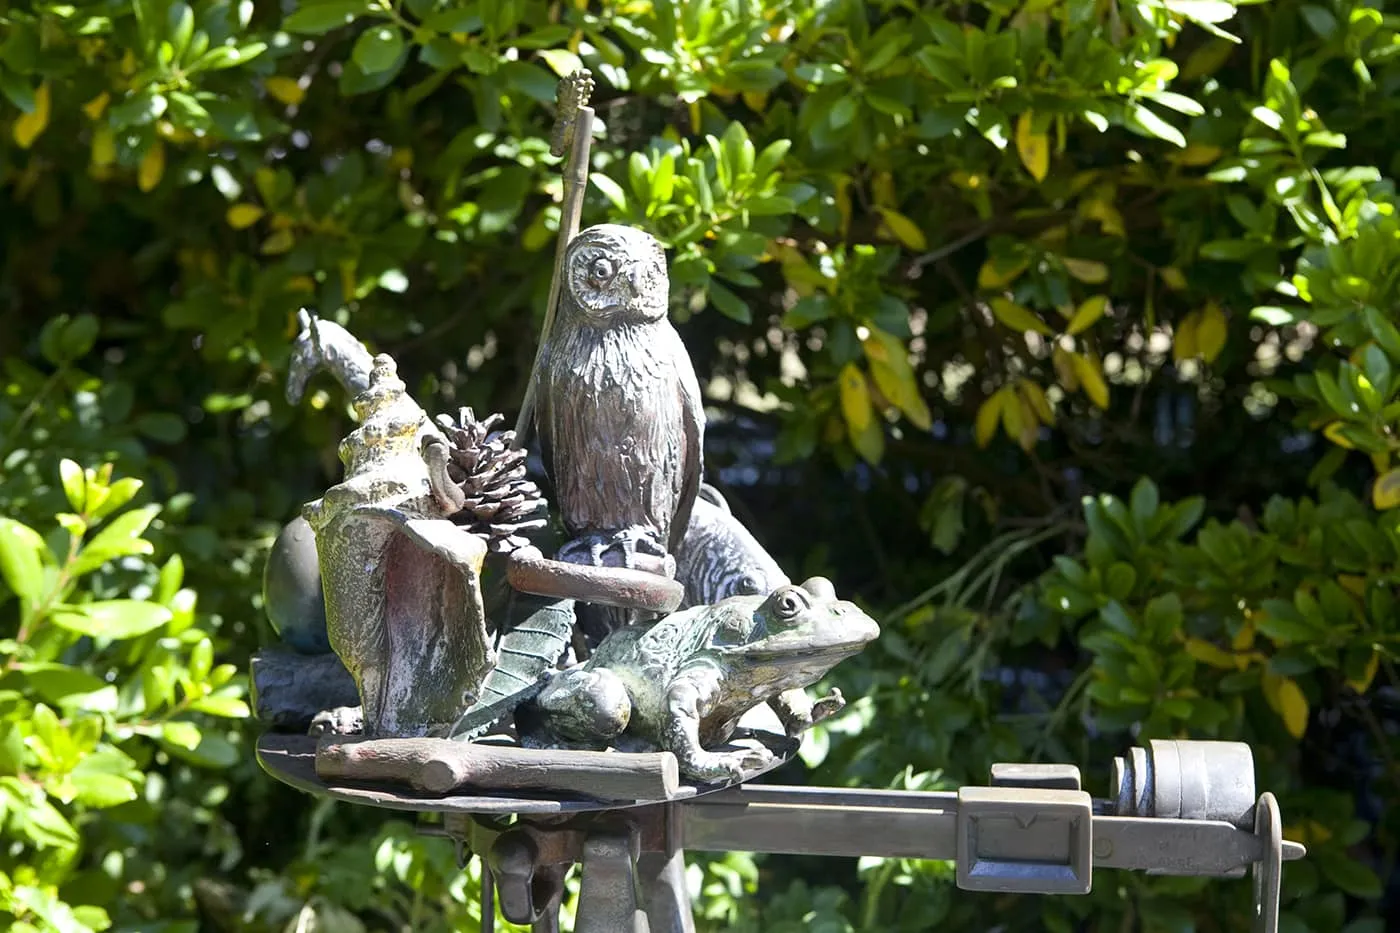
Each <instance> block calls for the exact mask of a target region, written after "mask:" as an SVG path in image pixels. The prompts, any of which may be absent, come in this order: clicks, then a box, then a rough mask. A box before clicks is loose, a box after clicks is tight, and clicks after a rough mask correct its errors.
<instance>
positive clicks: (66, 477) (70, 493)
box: [58, 457, 87, 514]
mask: <svg viewBox="0 0 1400 933" xmlns="http://www.w3.org/2000/svg"><path fill="white" fill-rule="evenodd" d="M58 475H59V476H60V477H61V478H62V480H63V494H64V495H65V496H67V497H68V504H69V505H70V506H72V507H73V511H74V512H78V513H80V514H81V513H82V511H83V508H84V506H86V505H87V474H86V472H85V471H84V470H83V468H82V467H80V466H79V465H78V464H77V463H75V462H73V461H72V460H69V459H68V458H67V457H65V458H63V459H62V460H60V461H59V464H58Z"/></svg>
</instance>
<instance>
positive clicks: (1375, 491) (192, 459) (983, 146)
mask: <svg viewBox="0 0 1400 933" xmlns="http://www.w3.org/2000/svg"><path fill="white" fill-rule="evenodd" d="M1397 23H1400V18H1397V16H1396V15H1395V14H1394V13H1393V12H1390V11H1389V10H1388V3H1387V0H1368V2H1365V3H1357V2H1352V0H1318V2H1314V3H1298V2H1292V0H1275V2H1267V3H1250V4H1237V3H1235V2H1232V0H1142V2H1139V3H1133V4H1126V3H1125V4H1118V3H1114V2H1111V0H1102V2H1101V0H1029V2H1025V3H1022V2H1016V0H977V2H968V3H960V4H953V3H923V4H920V3H914V2H894V0H889V2H882V0H871V2H856V0H820V2H813V0H689V2H686V3H683V4H674V5H673V4H667V3H652V2H646V0H633V2H626V3H614V2H605V3H596V2H595V3H589V2H545V0H477V2H464V0H303V2H293V0H282V2H280V3H258V4H255V3H253V2H252V0H237V2H230V0H197V2H193V3H185V2H167V0H138V2H136V3H117V2H110V0H101V2H87V0H74V2H69V3H60V2H43V3H32V2H9V3H0V250H3V255H2V256H0V335H3V336H0V356H3V359H4V375H3V382H0V386H3V391H2V392H0V475H2V476H3V484H0V515H3V516H5V517H4V518H0V575H2V576H3V581H4V582H3V584H0V636H3V637H4V639H5V640H4V641H0V655H3V657H4V659H5V661H4V665H3V671H4V672H3V675H0V837H3V839H4V843H5V844H4V846H3V848H0V916H3V917H5V918H6V923H7V924H8V926H9V928H10V929H14V930H36V929H38V930H58V931H85V930H100V929H106V928H109V927H110V928H114V929H122V930H137V929H139V930H144V931H152V930H161V931H185V930H195V929H200V930H227V931H235V930H237V931H245V930H247V931H263V930H281V929H299V930H305V929H312V928H316V929H332V930H356V929H373V930H389V929H394V930H399V929H414V930H445V929H451V928H454V925H455V928H456V929H474V928H475V924H476V922H477V921H476V919H475V918H476V911H477V906H476V890H477V874H476V869H475V867H473V868H471V869H470V870H468V871H467V872H465V873H459V872H458V871H457V870H456V866H455V862H454V859H453V854H452V852H451V851H450V848H449V846H447V845H446V843H445V842H444V841H443V840H440V839H432V838H427V837H422V836H418V835H416V834H415V832H414V829H413V827H412V826H411V825H410V824H409V823H406V822H404V821H402V820H398V819H395V818H392V817H391V816H389V815H387V814H385V813H382V812H378V811H372V810H364V809H356V808H351V807H346V806H332V805H328V804H321V803H316V802H314V801H313V800H312V799H311V798H308V797H306V796H303V795H300V794H298V793H296V792H294V791H291V790H290V789H288V788H285V787H282V786H280V785H277V784H276V783H275V782H273V781H271V780H270V779H268V778H266V777H265V776H263V775H262V774H261V773H260V772H259V770H258V769H257V766H256V764H255V763H254V761H253V758H252V754H251V747H250V741H251V739H252V738H253V737H255V735H256V733H257V727H256V724H255V723H253V722H251V721H249V719H248V709H247V705H246V703H245V701H244V697H245V695H246V686H245V684H246V680H245V676H244V673H243V672H244V671H245V670H246V663H247V659H248V656H249V655H250V653H251V652H252V651H253V650H255V649H256V648H257V647H258V646H259V645H260V644H264V643H267V642H268V641H270V640H272V639H273V638H274V635H273V633H272V632H271V631H270V629H269V626H268V625H267V623H266V621H265V620H264V618H263V615H262V612H261V606H260V596H259V578H260V573H261V568H262V562H263V558H264V555H265V553H266V551H267V548H268V546H269V545H270V543H271V541H272V539H273V537H274V535H275V534H276V532H277V530H278V528H279V527H280V525H281V523H283V522H285V521H287V520H288V519H289V518H291V517H292V516H294V515H295V514H296V512H297V509H298V507H299V506H300V504H301V503H303V502H305V501H307V500H309V499H312V498H314V497H316V496H317V495H319V493H320V491H321V490H322V489H324V488H325V486H326V485H328V484H329V483H331V482H333V481H334V480H335V478H336V477H337V475H338V469H339V464H338V462H337V460H336V454H335V450H336V443H337V441H338V439H339V438H340V437H341V436H342V435H343V434H344V433H345V432H346V431H347V430H348V428H349V426H350V418H349V413H348V411H347V409H346V404H345V399H344V398H343V397H342V396H341V395H340V394H339V392H338V390H337V389H336V388H335V387H334V386H333V385H332V384H330V383H329V382H328V381H326V382H319V383H317V392H316V393H315V394H314V395H313V397H312V398H311V399H310V401H309V403H308V404H305V405H303V406H301V407H299V408H292V407H290V406H289V405H288V404H287V402H286V401H285V399H284V397H283V393H282V384H283V380H284V378H285V372H286V369H285V367H286V362H287V356H288V351H289V348H290V345H291V338H292V336H293V335H294V333H295V313H296V311H297V309H298V308H301V307H309V308H312V309H314V310H316V311H317V312H318V313H320V314H322V315H324V316H329V317H333V318H334V319H336V320H338V321H340V322H342V323H344V324H346V325H347V326H348V327H349V328H350V329H351V330H352V331H353V332H354V333H355V334H357V335H358V336H360V337H361V338H362V339H365V340H366V341H368V342H369V343H370V344H371V345H372V347H373V348H375V349H376V350H383V351H387V352H389V353H391V354H393V355H394V356H395V357H396V358H397V360H398V361H399V364H400V368H401V372H402V373H403V374H404V375H405V377H406V378H407V380H408V381H409V384H410V386H412V387H413V389H414V391H415V394H416V396H417V398H418V400H419V401H420V402H421V403H422V404H423V405H424V407H425V408H427V409H429V410H430V411H447V410H452V409H454V408H455V407H456V406H459V405H471V406H473V407H474V408H475V409H476V410H477V411H478V412H490V411H503V412H506V413H508V414H509V415H512V416H513V415H514V412H515V411H516V408H517V406H518V405H519V399H520V398H521V395H522V390H523V383H524V380H525V377H526V374H527V372H528V368H529V362H530V360H531V357H532V355H533V353H534V350H535V344H536V338H537V333H538V327H539V321H540V319H541V315H542V308H543V304H544V297H545V294H546V291H547V289H548V282H549V271H550V257H551V255H552V247H553V243H554V239H555V234H556V230H557V223H558V216H559V199H560V193H561V190H560V189H561V183H560V179H559V174H558V165H557V161H556V160H554V159H552V158H551V157H549V155H548V135H549V130H550V124H551V120H552V100H553V95H554V87H555V81H556V80H557V76H558V75H559V74H564V73H568V72H570V71H572V70H573V69H575V68H576V67H578V66H579V65H580V64H582V65H585V66H587V67H588V68H590V69H591V70H592V71H593V72H594V74H595V76H596V78H597V81H598V91H597V93H596V95H595V104H596V106H597V108H598V116H599V129H598V139H597V140H596V142H595V146H594V150H593V152H594V157H593V171H594V176H593V183H592V185H591V186H590V191H589V199H588V202H587V204H586V208H585V217H584V222H585V224H589V223H596V222H601V221H604V220H611V221H616V222H622V223H630V224H636V225H640V226H643V227H645V228H646V229H648V230H650V231H651V232H653V233H654V234H655V235H657V236H658V237H660V238H661V239H662V240H663V241H664V242H665V244H666V245H667V247H668V249H669V252H670V258H671V270H672V292H673V312H672V313H673V318H674V320H676V321H677V323H678V326H679V328H680V330H681V332H682V335H683V337H684V339H685V341H686V343H687V346H688V347H689V348H690V351H691V353H692V355H693V357H694V359H695V362H696V367H697V370H698V371H699V372H700V373H701V376H702V382H703V383H704V384H705V387H706V393H707V404H708V406H709V412H710V424H711V427H710V431H709V437H708V445H707V447H708V449H707V471H708V476H709V478H710V480H711V481H712V482H714V483H715V484H716V485H718V486H719V487H721V489H723V490H724V492H725V493H726V494H727V495H728V496H729V498H730V500H731V502H732V503H733V504H734V507H735V509H736V511H737V512H738V513H739V514H740V515H741V516H742V517H743V518H744V519H745V520H746V521H747V522H748V523H749V525H750V526H751V527H752V528H753V529H754V531H755V532H756V534H757V535H758V536H759V537H760V539H761V540H763V541H764V542H765V543H766V544H767V545H768V546H769V547H770V548H771V549H772V551H773V552H774V554H775V555H776V556H777V557H778V558H779V560H780V561H781V562H782V563H783V564H784V566H785V567H786V568H787V569H788V571H789V573H790V574H791V575H792V576H794V577H797V578H801V577H805V576H806V575H808V574H813V573H823V574H826V575H828V576H830V577H831V578H832V579H833V580H834V581H835V582H836V585H837V589H838V591H840V592H841V593H842V594H843V595H845V596H847V597H850V598H855V599H857V600H859V601H861V602H862V603H863V604H864V605H866V606H867V607H869V608H870V610H871V611H872V612H873V613H875V614H876V615H877V617H878V618H880V619H881V620H882V623H883V627H884V634H883V636H882V638H881V639H880V641H879V643H878V644H876V645H874V646H872V647H871V648H870V649H869V650H867V651H866V652H865V654H864V655H863V656H862V657H861V658H859V659H857V660H854V661H851V662H847V663H846V664H845V665H843V666H842V668H840V669H839V670H838V671H837V673H836V675H835V677H834V681H835V682H836V683H838V684H840V685H841V686H842V687H843V688H844V690H845V692H846V694H847V696H848V697H851V698H853V699H855V702H853V703H852V704H851V706H850V708H849V710H848V712H847V713H846V714H845V715H843V716H842V717H841V718H839V719H837V720H835V721H833V722H831V723H830V724H829V725H827V726H825V727H823V728H819V729H817V730H816V731H815V733H814V734H813V736H811V737H810V738H809V740H808V744H807V746H806V750H805V752H804V755H803V762H802V763H801V764H794V765H791V766H789V767H788V768H787V769H786V770H784V771H783V772H780V773H779V774H778V775H777V776H778V777H779V778H780V779H783V780H790V781H810V782H814V783H826V784H832V785H860V786H870V787H890V786H894V787H913V788H947V787H953V786H956V785H957V784H958V783H964V782H966V783H982V782H985V780H986V776H987V768H988V766H989V765H990V764H991V763H992V762H993V761H998V760H1001V761H1021V760H1054V761H1065V762H1073V763H1075V764H1078V765H1079V766H1080V767H1081V768H1082V769H1083V770H1084V773H1085V775H1086V779H1087V780H1088V782H1089V789H1090V790H1091V791H1093V792H1095V793H1097V794H1105V793H1107V790H1108V789H1107V782H1108V769H1109V763H1110V761H1111V758H1112V756H1113V755H1115V754H1122V753H1123V752H1124V751H1125V750H1126V749H1127V748H1128V747H1129V746H1130V745H1133V744H1140V743H1145V742H1146V740H1148V739H1150V738H1161V737H1193V738H1219V739H1237V740H1242V741H1246V742H1249V743H1251V745H1253V747H1254V749H1255V755H1256V761H1257V767H1258V781H1259V786H1260V788H1261V789H1269V790H1273V791H1275V792H1276V793H1277V794H1278V796H1279V798H1280V801H1281V804H1282V807H1283V813H1284V814H1285V818H1286V820H1287V821H1288V825H1287V828H1286V830H1285V833H1286V835H1287V836H1288V837H1289V838H1293V839H1298V840H1301V841H1303V842H1305V843H1306V844H1307V845H1308V846H1309V850H1310V851H1309V857H1308V859H1307V860H1306V861H1304V862H1301V863H1292V864H1290V865H1289V866H1288V868H1287V870H1286V882H1285V886H1284V900H1285V911H1286V917H1285V927H1284V928H1285V929H1286V930H1288V931H1290V933H1297V931H1305V930H1314V931H1318V933H1332V931H1337V930H1343V929H1345V930H1347V931H1348V933H1376V931H1380V930H1382V929H1385V928H1387V927H1385V926H1384V923H1385V921H1384V919H1383V918H1384V916H1385V912H1386V909H1387V904H1389V905H1390V908H1391V909H1392V910H1393V909H1394V903H1395V896H1396V885H1395V883H1394V879H1395V878H1396V873H1395V871H1394V858H1395V852H1396V839H1397V837H1396V830H1397V827H1398V826H1400V813H1398V812H1397V808H1395V807H1389V808H1385V807H1383V806H1382V802H1383V801H1384V800H1386V799H1390V800H1392V801H1394V800H1396V799H1400V783H1398V782H1400V771H1397V763H1396V756H1397V754H1400V741H1397V738H1396V736H1397V706H1398V705H1400V703H1398V701H1400V697H1397V693H1396V688H1397V686H1400V681H1397V675H1396V667H1395V662H1396V657H1397V647H1398V646H1397V638H1398V637H1400V635H1397V633H1398V632H1400V625H1397V619H1396V605H1395V603H1396V596H1395V586H1396V583H1397V566H1398V565H1400V520H1397V515H1398V514H1400V512H1397V511H1396V510H1395V509H1394V506H1396V505H1397V503H1400V470H1397V468H1396V463H1395V457H1394V454H1395V452H1396V450H1397V447H1400V438H1398V437H1397V434H1396V427H1397V424H1400V399H1397V392H1398V391H1400V330H1397V321H1396V310H1395V309H1396V297H1397V287H1398V286H1400V220H1397V217H1396V206H1397V202H1400V199H1397V196H1396V194H1395V191H1394V183H1393V181H1392V179H1393V177H1394V176H1395V174H1396V172H1397V169H1398V168H1400V166H1397V162H1396V156H1395V152H1396V146H1395V144H1394V140H1395V139H1397V138H1400V64H1397V60H1400V33H1397ZM856 698H858V699H856ZM693 862H694V867H693V868H692V873H693V878H692V880H693V882H694V886H695V894H696V903H697V907H698V910H699V912H700V913H701V914H702V917H701V920H700V922H701V925H702V927H703V928H704V929H716V930H717V929H737V930H764V931H784V930H801V929H810V930H833V931H838V930H861V931H866V930H907V931H916V930H927V929H931V928H934V927H937V928H938V929H943V930H950V931H951V930H968V931H972V930H978V931H981V930H989V929H993V928H997V929H1018V930H1020V929H1025V930H1030V929H1046V930H1052V931H1070V930H1094V931H1110V930H1114V931H1122V930H1144V931H1173V933H1176V931H1194V930H1199V931H1203V933H1204V931H1216V930H1239V929H1245V928H1247V923H1248V921H1247V911H1248V904H1249V896H1250V892H1249V885H1248V884H1247V883H1246V882H1241V881H1222V880H1208V879H1189V878H1186V879H1182V878H1178V879H1164V878H1148V877H1143V876H1134V875H1128V874H1125V873H1108V872H1105V873H1101V874H1099V876H1098V878H1097V879H1096V884H1095V886H1094V891H1093V894H1092V895H1090V896H1087V897H1082V898H1033V897H999V896H991V895H976V894H963V893H961V892H958V891H957V890H956V889H955V888H954V887H953V883H952V871H951V868H950V866H949V865H947V864H944V863H938V862H913V861H904V860H876V859H869V860H861V861H859V862H856V861H854V860H845V861H843V860H805V861H804V860H800V859H783V858H764V859H755V858H753V857H751V856H747V855H743V854H735V855H730V856H725V857H716V858H708V857H695V858H694V859H693ZM818 877H824V878H828V879H829V880H827V881H820V882H818V881H813V880H810V879H815V878H818ZM1387 892H1388V894H1387ZM1387 898H1388V899H1387ZM308 924H310V925H308Z"/></svg>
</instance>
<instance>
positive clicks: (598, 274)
mask: <svg viewBox="0 0 1400 933" xmlns="http://www.w3.org/2000/svg"><path fill="white" fill-rule="evenodd" d="M616 272H617V270H616V269H614V268H613V264H612V260H611V259H604V258H603V257H601V256H600V257H599V258H597V259H595V260H593V264H592V265H591V266H589V267H588V275H589V277H590V278H592V279H593V281H595V282H598V283H603V282H607V281H608V280H610V279H611V278H612V277H613V275H614V274H616Z"/></svg>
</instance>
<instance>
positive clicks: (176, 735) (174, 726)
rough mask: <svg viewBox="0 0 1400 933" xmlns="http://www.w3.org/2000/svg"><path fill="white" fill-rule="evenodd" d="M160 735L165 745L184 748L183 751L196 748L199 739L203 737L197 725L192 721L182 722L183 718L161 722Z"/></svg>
mask: <svg viewBox="0 0 1400 933" xmlns="http://www.w3.org/2000/svg"><path fill="white" fill-rule="evenodd" d="M160 737H161V740H162V741H163V742H165V743H166V744H167V745H170V746H173V747H175V748H180V749H184V750H185V751H193V750H194V749H196V748H198V747H199V743H200V740H201V739H202V738H203V736H202V735H201V734H200V731H199V727H198V726H196V725H195V724H194V723H192V722H184V721H183V720H180V721H176V722H167V723H163V724H162V725H161V729H160Z"/></svg>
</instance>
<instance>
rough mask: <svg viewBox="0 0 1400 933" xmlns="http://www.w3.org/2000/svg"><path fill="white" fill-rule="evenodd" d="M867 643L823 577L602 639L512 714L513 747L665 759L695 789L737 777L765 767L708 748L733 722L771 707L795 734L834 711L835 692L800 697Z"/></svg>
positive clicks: (856, 619) (869, 634) (839, 702)
mask: <svg viewBox="0 0 1400 933" xmlns="http://www.w3.org/2000/svg"><path fill="white" fill-rule="evenodd" d="M879 633H880V629H879V626H878V625H877V624H876V622H875V620H874V619H872V618H870V616H868V615H867V614H866V613H865V612H863V611H862V610H861V609H860V608H859V607H858V606H856V605H855V604H854V603H851V602H847V601H845V600H840V599H837V598H836V592H835V590H834V589H833V587H832V585H831V582H830V581H828V580H826V579H825V578H823V577H812V578H811V579H809V580H807V581H806V582H805V583H803V584H802V585H801V586H794V585H791V584H789V585H786V586H781V587H779V588H778V589H776V590H774V591H773V592H772V593H771V594H769V595H766V596H764V595H747V596H733V597H730V598H729V599H726V600H723V601H721V602H719V603H717V604H715V605H710V606H696V607H694V608H691V609H685V610H681V611H679V612H676V613H672V614H671V615H669V616H667V617H666V618H664V619H662V620H661V621H659V622H656V623H653V624H651V625H634V626H630V627H628V628H624V629H619V630H618V631H615V632H613V633H612V634H611V635H609V636H608V637H607V638H606V639H604V640H603V642H602V643H601V644H600V645H599V646H598V649H597V650H596V651H595V652H594V654H593V655H592V657H591V658H589V660H588V661H587V662H586V663H584V664H582V665H580V666H577V667H573V668H569V669H566V670H564V671H561V672H558V673H556V674H554V675H552V676H551V677H550V679H549V682H548V683H547V685H546V686H545V687H544V689H543V690H541V691H540V693H539V695H538V696H537V697H536V698H535V699H534V700H533V701H532V702H530V703H527V704H525V705H524V706H523V707H522V708H521V709H520V710H519V711H518V713H517V723H518V724H519V726H520V729H521V740H522V743H523V744H526V745H533V746H536V747H563V748H584V749H589V748H593V749H597V748H606V747H608V746H612V747H614V748H617V749H619V750H624V751H642V750H652V749H660V750H669V751H671V752H673V753H674V754H675V755H676V758H677V760H678V761H679V763H680V769H681V773H682V774H684V775H686V776H687V777H690V778H693V779H695V780H697V781H702V782H717V781H728V780H732V779H738V778H742V777H743V776H744V775H745V773H747V772H751V771H753V770H755V769H759V768H762V767H764V766H765V765H767V764H769V763H771V761H772V753H771V752H768V751H766V750H765V749H752V750H751V749H742V750H738V751H712V750H711V749H712V748H714V747H715V746H716V745H722V744H723V743H725V742H727V741H728V740H729V739H730V738H731V736H732V735H733V734H734V731H735V728H736V726H737V724H738V722H739V719H740V718H741V717H742V716H743V715H744V714H745V713H747V712H748V711H749V710H751V709H753V708H754V707H756V706H758V705H760V704H762V703H772V704H774V705H775V706H776V707H777V708H776V709H775V712H777V713H778V715H779V717H780V718H781V719H782V720H783V721H784V723H785V724H786V725H787V729H788V732H789V734H794V735H795V734H797V733H799V732H801V731H802V730H803V729H805V728H807V727H808V726H810V725H812V724H813V723H816V722H820V721H821V720H823V719H825V718H827V717H828V716H831V715H832V714H834V713H836V712H838V711H840V710H841V709H842V708H843V707H844V705H845V700H844V699H843V698H842V696H841V693H840V692H839V691H836V690H833V691H832V692H831V693H829V694H827V695H826V696H824V697H822V698H821V699H818V700H816V701H815V702H813V701H812V700H811V698H810V697H809V696H808V694H807V693H806V691H805V690H803V689H802V688H803V687H806V686H808V685H810V684H813V683H815V682H816V681H818V680H820V679H821V678H822V677H823V676H824V675H825V674H826V673H827V672H828V671H829V670H831V669H832V668H833V667H835V666H836V665H837V664H838V663H840V662H841V661H843V660H845V659H846V658H849V657H851V656H852V655H855V654H858V653H859V652H860V650H861V649H862V648H864V647H865V645H867V644H868V643H869V642H871V641H873V640H874V639H875V638H876V637H877V636H878V635H879Z"/></svg>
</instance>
